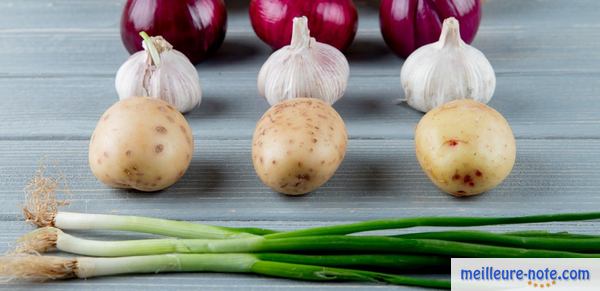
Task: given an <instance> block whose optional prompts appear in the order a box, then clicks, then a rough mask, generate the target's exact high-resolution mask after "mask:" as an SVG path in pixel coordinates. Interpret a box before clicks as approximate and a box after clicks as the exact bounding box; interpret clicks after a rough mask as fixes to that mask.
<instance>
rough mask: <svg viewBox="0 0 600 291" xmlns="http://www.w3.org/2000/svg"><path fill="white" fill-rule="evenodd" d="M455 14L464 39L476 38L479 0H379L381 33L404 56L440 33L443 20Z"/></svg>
mask: <svg viewBox="0 0 600 291" xmlns="http://www.w3.org/2000/svg"><path fill="white" fill-rule="evenodd" d="M448 17H454V18H456V19H458V21H459V22H460V36H461V38H462V39H463V41H464V42H466V43H471V42H472V41H473V39H475V34H477V29H478V28H479V21H480V20H481V3H480V1H479V0H437V1H430V0H382V1H381V6H380V7H379V21H380V25H381V34H383V38H384V39H385V42H386V43H387V44H388V46H389V47H390V48H391V49H392V50H393V51H394V52H395V53H396V54H397V55H399V56H401V57H403V58H406V57H408V55H410V54H411V53H412V52H413V51H414V50H416V49H417V48H419V47H421V46H423V45H426V44H429V43H432V42H435V41H437V40H438V39H439V37H440V32H441V31H442V22H443V21H444V19H446V18H448Z"/></svg>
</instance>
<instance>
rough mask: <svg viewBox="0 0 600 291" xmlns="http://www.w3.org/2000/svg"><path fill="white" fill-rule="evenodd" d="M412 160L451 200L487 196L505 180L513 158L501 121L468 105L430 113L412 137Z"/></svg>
mask: <svg viewBox="0 0 600 291" xmlns="http://www.w3.org/2000/svg"><path fill="white" fill-rule="evenodd" d="M415 148H416V154H417V159H418V160H419V163H420V164H421V168H423V171H425V173H426V174H427V176H429V178H430V179H431V181H432V182H433V183H434V184H435V185H436V186H438V187H439V188H440V189H442V190H443V191H445V192H447V193H449V194H452V195H455V196H470V195H476V194H480V193H482V192H485V191H488V190H490V189H492V188H494V187H496V186H497V185H498V184H500V183H501V182H502V181H503V180H504V179H505V178H506V177H507V176H508V174H510V172H511V170H512V168H513V165H514V163H515V158H516V145H515V138H514V136H513V132H512V130H511V128H510V126H509V125H508V122H507V121H506V119H504V117H503V116H502V115H501V114H500V113H498V112H497V111H496V110H494V109H492V108H491V107H488V106H486V105H485V104H483V103H480V102H476V101H473V100H456V101H452V102H449V103H447V104H445V105H442V106H439V107H437V108H434V109H433V110H431V111H429V112H428V113H427V114H425V116H424V117H423V118H422V119H421V121H420V122H419V124H418V125H417V129H416V132H415Z"/></svg>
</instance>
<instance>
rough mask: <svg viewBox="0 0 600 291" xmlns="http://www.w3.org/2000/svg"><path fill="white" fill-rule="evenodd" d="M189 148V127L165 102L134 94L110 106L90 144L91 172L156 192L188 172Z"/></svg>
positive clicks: (110, 183)
mask: <svg viewBox="0 0 600 291" xmlns="http://www.w3.org/2000/svg"><path fill="white" fill-rule="evenodd" d="M193 152H194V139H193V137H192V130H191V129H190V126H189V125H188V123H187V121H186V120H185V118H184V117H183V115H181V113H179V112H178V111H177V110H176V109H174V108H173V107H172V106H171V105H169V104H168V103H166V102H164V101H162V100H158V99H153V98H148V97H135V98H129V99H125V100H121V101H119V102H117V103H115V104H114V105H113V106H111V107H110V108H109V109H108V110H106V112H105V113H104V114H103V115H102V117H101V118H100V121H98V125H97V126H96V129H95V130H94V133H93V134H92V138H91V139H90V145H89V164H90V168H91V169H92V173H94V175H95V176H96V178H98V180H100V181H101V182H102V183H104V184H106V185H108V186H111V187H115V188H133V189H137V190H141V191H148V192H149V191H158V190H162V189H165V188H167V187H169V186H171V185H173V184H174V183H175V182H177V180H179V179H180V178H181V177H182V176H183V174H184V173H185V171H186V170H187V168H188V166H189V165H190V162H191V160H192V154H193Z"/></svg>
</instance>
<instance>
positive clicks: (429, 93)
mask: <svg viewBox="0 0 600 291" xmlns="http://www.w3.org/2000/svg"><path fill="white" fill-rule="evenodd" d="M400 79H401V83H402V88H403V89H404V95H405V99H406V102H407V103H408V105H410V106H411V107H413V108H415V109H417V110H419V111H422V112H427V111H429V110H431V109H433V108H435V107H437V106H440V105H442V104H445V103H448V102H450V101H453V100H457V99H473V100H476V101H479V102H482V103H488V102H489V101H490V100H491V99H492V96H493V94H494V90H495V88H496V75H495V73H494V69H493V68H492V65H491V64H490V62H489V61H488V59H487V58H486V57H485V55H484V54H483V53H482V52H481V51H479V50H478V49H476V48H474V47H472V46H470V45H468V44H466V43H465V42H464V41H463V40H462V39H461V38H460V30H459V23H458V20H456V19H455V18H454V17H450V18H447V19H446V20H444V23H443V27H442V32H441V34H440V39H439V40H438V41H437V42H435V43H432V44H428V45H425V46H422V47H420V48H419V49H417V50H416V51H414V52H413V53H412V54H411V55H410V56H409V57H408V58H407V59H406V61H405V62H404V65H403V66H402V71H401V74H400Z"/></svg>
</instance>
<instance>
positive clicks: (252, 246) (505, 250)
mask: <svg viewBox="0 0 600 291" xmlns="http://www.w3.org/2000/svg"><path fill="white" fill-rule="evenodd" d="M56 247H57V248H58V249H59V250H62V251H66V252H70V253H74V254H80V255H87V256H97V257H120V256H139V255H156V254H167V253H243V252H324V251H326V252H351V253H352V252H354V253H371V252H379V253H394V254H430V255H439V256H449V257H477V258H481V257H483V258H486V257H492V258H494V257H498V258H504V257H507V258H547V257H550V258H554V257H557V258H563V257H565V258H596V257H600V254H581V253H574V252H566V251H551V250H533V249H522V248H510V247H499V246H487V245H480V244H472V243H462V242H452V241H441V240H431V239H404V238H390V237H379V236H319V237H297V238H285V239H266V238H264V237H252V238H245V239H226V240H206V239H174V238H167V239H146V240H125V241H95V240H87V239H81V238H76V237H74V236H71V235H68V234H65V233H62V232H59V233H58V236H57V240H56Z"/></svg>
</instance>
